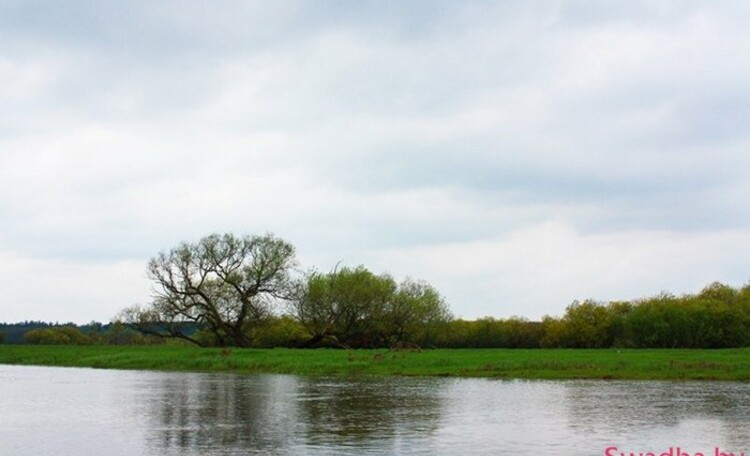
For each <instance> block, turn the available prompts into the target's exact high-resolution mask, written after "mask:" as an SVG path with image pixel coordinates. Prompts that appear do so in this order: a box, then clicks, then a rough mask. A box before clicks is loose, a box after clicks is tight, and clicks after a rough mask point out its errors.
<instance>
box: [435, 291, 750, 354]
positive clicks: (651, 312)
mask: <svg viewBox="0 0 750 456" xmlns="http://www.w3.org/2000/svg"><path fill="white" fill-rule="evenodd" d="M449 328H450V330H449V331H448V332H447V333H446V334H445V337H446V339H444V340H441V341H440V342H439V343H440V345H441V346H444V347H455V348H469V347H471V348H493V347H497V348H730V347H748V346H750V284H749V285H745V286H744V287H742V288H740V289H736V288H732V287H730V286H728V285H724V284H721V283H718V282H716V283H713V284H711V285H709V286H707V287H706V288H704V289H703V290H702V291H701V292H700V293H698V294H686V295H683V296H674V295H671V294H667V293H662V294H660V295H658V296H654V297H650V298H646V299H640V300H634V301H615V302H609V303H601V302H596V301H592V300H587V301H584V302H574V303H572V304H571V305H569V306H568V307H567V309H566V312H565V315H564V316H562V317H560V318H555V317H550V316H547V317H544V318H543V319H542V321H541V322H532V321H527V320H524V319H522V318H510V319H506V320H496V319H493V318H482V319H479V320H475V321H464V320H454V321H452V322H451V323H450V325H449Z"/></svg>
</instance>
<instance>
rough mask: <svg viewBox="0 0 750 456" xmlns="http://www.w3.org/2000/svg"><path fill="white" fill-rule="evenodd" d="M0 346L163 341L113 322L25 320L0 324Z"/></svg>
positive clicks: (158, 342) (150, 342)
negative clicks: (2, 344) (83, 322)
mask: <svg viewBox="0 0 750 456" xmlns="http://www.w3.org/2000/svg"><path fill="white" fill-rule="evenodd" d="M0 343H5V344H34V345H152V344H160V343H164V340H163V339H160V338H155V337H152V336H148V335H144V334H142V333H141V332H140V331H138V330H136V329H135V328H133V327H130V326H129V325H126V324H123V323H120V322H115V323H110V324H102V323H99V322H91V323H89V324H86V325H76V324H75V323H46V322H41V321H25V322H21V323H0Z"/></svg>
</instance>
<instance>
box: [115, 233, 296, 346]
mask: <svg viewBox="0 0 750 456" xmlns="http://www.w3.org/2000/svg"><path fill="white" fill-rule="evenodd" d="M295 265H296V260H295V252H294V247H293V246H292V245H291V244H289V243H288V242H286V241H284V240H282V239H279V238H277V237H275V236H273V235H270V234H267V235H265V236H250V235H246V236H241V237H238V236H235V235H233V234H224V235H219V234H213V235H210V236H207V237H204V238H202V239H201V240H200V241H198V242H197V243H187V242H184V243H182V244H180V245H179V246H177V247H175V248H173V249H171V250H169V251H166V252H161V253H159V254H158V255H157V256H156V257H154V258H152V259H151V260H150V261H149V263H148V277H149V278H150V279H151V280H153V282H154V299H153V301H152V302H151V303H150V304H149V305H147V306H145V307H140V306H136V307H132V308H130V309H126V311H124V312H123V315H124V317H125V320H126V321H128V322H130V323H133V324H135V325H136V327H138V328H139V329H140V330H141V331H143V332H146V333H150V334H155V335H160V336H164V337H177V338H182V339H186V340H189V341H191V342H194V343H196V344H198V345H203V342H202V341H200V340H198V339H196V338H195V337H194V335H193V334H192V333H193V332H194V331H195V329H196V328H201V329H203V330H205V331H208V332H209V333H210V334H211V336H212V337H213V339H214V341H213V342H214V343H217V344H219V345H224V346H227V345H235V346H239V347H248V346H250V344H251V342H252V340H251V338H250V334H249V333H250V330H251V329H252V328H253V327H254V326H257V325H258V324H259V323H261V322H262V321H263V319H264V318H265V317H266V316H267V315H268V314H269V313H270V311H271V305H272V303H273V302H274V301H276V300H278V299H285V298H287V297H288V296H289V293H290V284H291V282H290V278H289V272H290V270H291V269H292V268H293V267H294V266H295Z"/></svg>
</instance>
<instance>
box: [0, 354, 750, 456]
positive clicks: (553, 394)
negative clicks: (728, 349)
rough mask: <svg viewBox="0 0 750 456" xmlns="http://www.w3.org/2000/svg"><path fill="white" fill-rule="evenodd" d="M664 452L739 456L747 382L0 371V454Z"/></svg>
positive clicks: (748, 436) (749, 400)
mask: <svg viewBox="0 0 750 456" xmlns="http://www.w3.org/2000/svg"><path fill="white" fill-rule="evenodd" d="M614 447H617V449H616V450H615V449H614ZM677 447H680V452H682V453H685V454H689V455H690V456H695V454H701V453H702V454H704V455H705V456H708V455H711V456H715V455H716V454H717V453H716V451H717V450H716V449H717V448H719V449H720V450H718V451H719V452H720V453H725V454H727V455H728V454H729V453H730V452H732V453H734V455H735V456H738V455H739V454H740V453H742V452H744V453H745V454H747V455H749V456H750V384H747V383H723V382H641V381H638V382H636V381H526V380H486V379H446V378H349V379H339V378H308V377H297V376H289V375H231V374H191V373H169V372H147V371H113V370H97V369H70V368H49V367H26V366H2V365H0V455H3V456H4V455H9V456H10V455H12V456H24V455H94V454H102V455H105V456H116V455H246V454H274V455H276V454H278V455H307V454H312V455H315V454H325V455H329V454H332V455H338V454H342V455H343V454H356V455H369V454H373V455H376V454H425V455H464V456H468V455H477V454H479V455H482V454H486V455H553V456H567V455H571V456H572V455H576V456H578V455H584V456H585V455H608V454H609V455H610V456H614V455H617V456H620V453H624V454H627V455H629V454H630V452H633V453H635V454H638V452H642V453H643V454H644V455H645V454H647V452H649V451H651V452H654V453H655V454H656V455H657V456H658V455H659V454H660V453H662V452H667V451H672V453H673V454H671V455H669V453H668V455H669V456H684V455H680V454H678V452H677ZM608 448H609V449H608Z"/></svg>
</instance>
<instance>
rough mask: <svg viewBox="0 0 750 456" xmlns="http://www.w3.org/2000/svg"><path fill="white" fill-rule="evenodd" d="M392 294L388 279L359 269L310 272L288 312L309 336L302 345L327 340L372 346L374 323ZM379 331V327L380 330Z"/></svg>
mask: <svg viewBox="0 0 750 456" xmlns="http://www.w3.org/2000/svg"><path fill="white" fill-rule="evenodd" d="M395 291H396V284H395V282H394V281H393V279H392V278H391V277H389V276H377V275H375V274H373V273H372V272H370V271H368V270H367V269H365V268H364V267H363V266H359V267H357V268H355V269H350V268H342V269H340V270H334V271H333V272H330V273H328V274H321V273H318V272H312V273H310V274H308V276H307V278H306V280H305V281H303V282H301V283H299V284H298V288H297V297H296V299H294V300H293V301H292V302H291V307H290V310H291V313H292V315H293V316H294V317H295V318H297V320H298V321H299V322H300V323H301V324H302V325H303V326H304V327H305V329H307V331H308V332H309V333H310V338H309V339H308V340H307V341H306V342H305V343H304V344H303V346H308V347H311V346H314V345H317V344H319V343H321V342H322V341H325V340H328V341H330V342H332V343H334V344H335V345H342V346H349V345H351V344H352V343H353V344H355V345H359V346H369V345H374V344H376V343H377V342H381V343H382V340H381V341H376V340H374V339H377V338H378V336H379V335H380V334H379V331H378V328H377V327H376V325H375V323H376V321H377V317H379V316H382V315H383V312H384V310H385V306H386V304H387V302H388V301H389V300H390V299H391V297H392V296H393V294H394V293H395ZM381 329H382V328H381Z"/></svg>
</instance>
